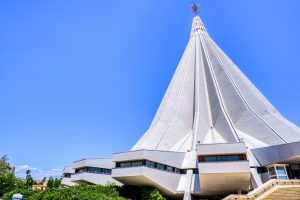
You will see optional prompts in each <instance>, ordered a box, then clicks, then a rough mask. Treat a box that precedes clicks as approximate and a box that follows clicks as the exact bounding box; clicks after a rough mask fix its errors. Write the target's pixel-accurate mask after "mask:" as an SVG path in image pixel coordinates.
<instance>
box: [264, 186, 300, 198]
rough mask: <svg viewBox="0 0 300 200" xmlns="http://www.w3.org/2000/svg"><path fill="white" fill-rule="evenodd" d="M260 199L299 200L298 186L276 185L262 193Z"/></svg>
mask: <svg viewBox="0 0 300 200" xmlns="http://www.w3.org/2000/svg"><path fill="white" fill-rule="evenodd" d="M260 199H261V200H285V199H286V200H295V199H299V200H300V186H292V185H288V186H278V187H275V188H273V189H272V190H270V191H269V192H267V193H266V194H265V195H262V196H261V198H260Z"/></svg>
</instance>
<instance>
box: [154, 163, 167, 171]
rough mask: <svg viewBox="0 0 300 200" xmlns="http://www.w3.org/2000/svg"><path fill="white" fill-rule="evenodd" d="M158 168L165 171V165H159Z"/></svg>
mask: <svg viewBox="0 0 300 200" xmlns="http://www.w3.org/2000/svg"><path fill="white" fill-rule="evenodd" d="M156 168H157V169H159V170H165V165H163V164H159V163H157V167H156Z"/></svg>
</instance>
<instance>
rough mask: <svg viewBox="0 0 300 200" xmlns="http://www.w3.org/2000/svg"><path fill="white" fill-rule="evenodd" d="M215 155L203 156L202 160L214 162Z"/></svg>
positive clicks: (215, 159)
mask: <svg viewBox="0 0 300 200" xmlns="http://www.w3.org/2000/svg"><path fill="white" fill-rule="evenodd" d="M216 161H217V157H216V156H205V157H204V162H216Z"/></svg>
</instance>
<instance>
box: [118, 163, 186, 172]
mask: <svg viewBox="0 0 300 200" xmlns="http://www.w3.org/2000/svg"><path fill="white" fill-rule="evenodd" d="M140 166H145V167H150V168H154V169H159V170H162V171H167V172H171V173H176V174H186V170H185V169H178V168H176V167H172V166H168V165H164V164H160V163H156V162H152V161H149V160H138V161H129V162H117V163H116V167H117V168H126V167H140Z"/></svg>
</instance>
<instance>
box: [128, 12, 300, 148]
mask: <svg viewBox="0 0 300 200" xmlns="http://www.w3.org/2000/svg"><path fill="white" fill-rule="evenodd" d="M241 141H244V142H245V143H246V145H247V146H248V147H249V148H251V149H252V148H258V147H265V146H271V145H277V144H284V143H290V142H295V141H300V129H299V127H297V126H296V125H294V124H292V123H291V122H289V121H288V120H286V119H285V118H284V117H283V116H282V115H281V114H280V113H279V112H278V111H277V110H276V108H274V106H272V104H271V103H270V102H269V101H268V100H267V99H266V98H265V97H264V96H263V94H262V93H261V92H260V91H259V90H258V89H257V88H256V87H255V86H254V85H253V84H252V83H251V81H250V80H249V79H248V78H247V77H246V76H245V75H244V74H243V73H242V72H241V71H240V70H239V69H238V67H237V66H236V65H235V64H234V63H233V62H232V61H231V60H230V59H229V58H228V57H227V56H226V54H225V53H224V52H223V51H222V50H221V49H220V48H219V47H218V45H217V44H216V43H215V42H214V41H213V40H212V39H211V38H210V36H209V35H208V33H207V32H206V29H205V27H204V25H203V23H202V21H201V19H200V17H199V16H195V17H194V19H193V24H192V30H191V36H190V39H189V42H188V44H187V47H186V49H185V52H184V54H183V56H182V58H181V60H180V62H179V64H178V67H177V69H176V72H175V74H174V76H173V78H172V80H171V83H170V85H169V87H168V89H167V91H166V93H165V96H164V98H163V100H162V102H161V104H160V106H159V109H158V111H157V113H156V115H155V117H154V119H153V122H152V124H151V126H150V128H149V129H148V131H147V132H146V133H145V134H144V136H143V137H142V138H141V139H140V140H139V141H138V142H137V144H136V145H135V146H134V147H133V148H132V150H140V149H149V150H164V151H179V152H184V151H188V150H195V148H196V144H211V143H235V142H241Z"/></svg>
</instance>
